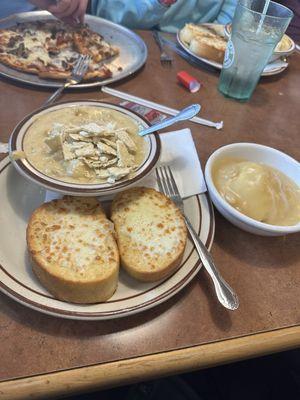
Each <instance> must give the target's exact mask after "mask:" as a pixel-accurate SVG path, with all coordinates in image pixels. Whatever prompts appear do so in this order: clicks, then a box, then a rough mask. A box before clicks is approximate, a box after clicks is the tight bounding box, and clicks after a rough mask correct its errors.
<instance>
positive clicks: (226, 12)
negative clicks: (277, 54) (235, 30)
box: [91, 0, 238, 32]
mask: <svg viewBox="0 0 300 400" xmlns="http://www.w3.org/2000/svg"><path fill="white" fill-rule="evenodd" d="M237 2H238V0H177V2H176V3H175V4H173V5H172V6H171V7H165V6H163V5H162V4H160V3H159V1H158V0H92V2H91V6H92V14H93V15H97V16H99V17H102V18H106V19H108V20H111V21H113V22H116V23H118V24H121V25H125V26H127V27H128V28H132V29H150V28H152V27H153V26H155V25H158V26H159V28H160V29H161V30H163V31H167V32H176V31H177V30H178V29H181V28H182V27H183V26H184V24H185V23H186V22H193V23H196V24H197V23H204V22H216V23H220V24H227V23H228V22H230V21H231V20H232V18H233V15H234V11H235V7H236V5H237Z"/></svg>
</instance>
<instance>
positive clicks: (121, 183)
mask: <svg viewBox="0 0 300 400" xmlns="http://www.w3.org/2000/svg"><path fill="white" fill-rule="evenodd" d="M74 110H79V112H80V110H91V112H94V111H95V112H98V111H101V112H102V110H105V112H106V111H107V112H108V113H115V112H116V111H117V112H118V113H120V114H118V115H120V116H121V117H120V118H121V121H122V118H123V120H124V117H125V120H126V119H127V120H128V121H130V123H133V124H135V125H136V126H137V131H138V130H141V129H143V128H147V127H149V123H148V122H147V121H146V120H145V119H144V118H143V117H141V116H140V115H138V114H136V113H135V112H133V111H131V110H128V109H126V108H124V107H122V106H119V105H116V104H111V103H105V102H99V101H92V100H85V101H72V102H63V103H57V104H54V105H51V106H47V107H43V108H40V109H38V110H36V111H34V112H33V113H32V114H30V115H28V116H27V117H25V118H24V119H23V120H22V121H21V122H20V123H19V124H18V125H17V126H16V128H15V129H14V131H13V132H12V134H11V137H10V141H9V152H10V157H11V160H12V163H13V165H14V167H15V168H16V169H17V171H18V172H19V173H20V174H22V175H23V176H24V177H25V178H27V179H29V180H30V181H32V182H34V183H36V184H38V185H40V186H42V187H44V188H46V189H48V190H51V191H54V192H58V193H60V194H67V195H73V196H111V195H113V194H115V193H117V192H119V191H122V190H124V189H127V188H129V187H131V186H133V185H135V184H137V183H138V182H139V181H140V180H141V179H143V178H145V177H146V176H147V175H148V174H149V173H150V172H151V171H152V169H153V168H154V166H155V164H156V162H157V161H158V158H159V155H160V149H161V143H160V139H159V136H158V134H156V133H154V134H149V135H147V136H145V137H143V138H141V137H140V136H138V135H137V134H136V137H138V138H139V139H136V140H139V141H140V140H142V141H143V143H142V147H141V148H142V149H143V151H142V150H141V148H140V149H139V150H138V151H142V153H141V154H140V155H138V154H137V156H139V162H138V163H137V167H136V168H134V169H133V170H132V171H131V172H130V174H129V175H127V176H125V177H123V178H121V179H118V180H116V181H115V182H113V181H110V182H109V181H105V180H103V181H101V182H100V180H99V182H98V181H97V182H95V180H97V179H96V178H95V179H94V180H93V182H91V181H89V180H88V179H87V181H86V182H83V181H82V179H78V181H76V178H74V179H73V178H72V179H71V181H70V179H69V177H68V176H67V172H66V176H67V177H65V178H64V177H62V176H61V175H59V174H58V175H57V176H55V175H53V173H51V174H49V175H48V174H47V168H44V169H43V168H40V167H37V166H36V164H35V163H33V162H32V160H30V157H27V155H26V152H25V147H26V143H27V142H28V141H30V140H31V139H30V138H31V136H30V135H32V133H30V132H32V131H33V127H35V126H39V128H38V129H39V130H41V133H37V134H38V135H40V137H43V138H45V135H46V133H45V132H47V131H49V129H51V124H54V123H59V122H60V121H59V118H58V119H57V118H55V115H56V116H57V115H61V114H63V115H66V116H67V115H68V113H69V114H70V113H74V112H75V111H74ZM57 111H60V112H61V113H59V114H58V113H56V112H57ZM113 115H114V114H113ZM115 115H116V114H115ZM69 119H70V118H69ZM39 121H40V124H39V125H37V123H38V122H39ZM43 121H47V122H49V126H48V124H47V123H45V126H44V125H43V123H44V122H43ZM50 122H51V123H50ZM71 122H72V121H71ZM120 123H122V122H120ZM41 124H42V125H41ZM118 127H119V128H120V127H121V128H122V126H120V124H119V126H118ZM35 138H36V139H38V136H35ZM39 140H40V139H39ZM39 140H34V138H33V139H32V143H30V145H31V147H30V148H33V149H34V152H35V153H36V154H35V157H38V156H39V154H40V157H41V162H42V157H44V158H45V157H47V158H48V156H49V157H51V151H50V148H49V154H50V155H48V154H47V155H45V154H43V153H42V150H41V149H42V148H44V144H43V143H42V142H40V141H39ZM43 140H44V139H43ZM24 143H25V145H24ZM41 143H42V145H41ZM44 153H45V150H44ZM53 157H55V156H54V155H53ZM50 161H51V160H50ZM62 162H63V161H62ZM62 165H63V164H62ZM85 168H86V167H85Z"/></svg>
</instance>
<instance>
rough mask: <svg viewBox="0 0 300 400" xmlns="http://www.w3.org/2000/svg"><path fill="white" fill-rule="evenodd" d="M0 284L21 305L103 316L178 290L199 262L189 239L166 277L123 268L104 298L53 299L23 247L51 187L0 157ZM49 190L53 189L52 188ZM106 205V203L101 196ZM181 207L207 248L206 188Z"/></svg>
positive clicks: (209, 212)
mask: <svg viewBox="0 0 300 400" xmlns="http://www.w3.org/2000/svg"><path fill="white" fill-rule="evenodd" d="M0 192H1V207H0V223H1V232H0V290H1V291H2V292H3V293H5V294H6V295H8V296H9V297H11V298H12V299H14V300H16V301H18V302H19V303H21V304H23V305H24V306H27V307H30V308H32V309H34V310H37V311H40V312H42V313H45V314H49V315H53V316H56V317H61V318H68V319H77V320H104V319H114V318H120V317H123V316H129V315H132V314H136V313H139V312H142V311H145V310H147V309H150V308H152V307H155V306H157V305H159V304H161V303H163V302H164V301H166V300H168V299H169V298H170V297H172V296H174V295H175V294H176V293H177V292H179V291H180V290H182V289H183V288H184V287H185V286H186V285H187V284H188V283H189V282H190V281H191V280H192V279H193V278H194V277H195V276H196V275H197V273H198V271H199V270H200V268H201V263H200V261H199V257H198V254H197V252H196V250H195V247H194V245H193V244H192V243H191V242H190V241H189V240H188V243H187V246H186V249H185V253H184V256H183V260H182V263H181V266H180V267H179V269H178V270H177V271H175V272H174V273H173V275H171V276H170V277H168V278H167V279H164V280H162V281H159V282H155V283H141V282H138V281H136V280H135V279H133V278H130V277H129V276H128V275H127V274H126V273H125V272H124V271H121V273H120V277H119V284H118V288H117V290H116V292H115V294H114V295H113V297H111V298H110V299H109V300H108V301H106V302H103V303H95V304H74V303H68V302H64V301H60V300H57V299H55V298H54V297H53V296H52V295H51V294H50V293H49V292H48V291H47V290H46V289H45V288H44V287H43V286H42V285H41V284H40V283H39V282H38V280H37V279H36V278H35V276H34V274H33V273H32V269H31V265H30V260H29V257H28V253H27V249H26V226H27V223H28V219H29V217H30V215H31V213H32V212H33V210H34V209H36V208H37V207H38V206H40V205H41V204H42V203H44V202H45V199H49V192H47V191H46V190H45V189H43V188H41V187H40V186H38V185H36V184H34V183H31V182H28V181H27V180H26V179H25V178H24V177H23V176H22V175H20V174H18V172H17V171H16V170H15V168H14V167H13V166H12V165H11V162H10V160H9V158H8V157H7V158H5V159H4V160H3V161H2V162H1V163H0ZM50 194H51V193H50ZM103 205H104V208H106V207H107V208H108V207H109V203H108V202H104V204H103ZM185 211H186V213H187V215H188V217H189V218H190V220H191V221H193V226H194V228H195V230H196V231H197V232H198V234H199V236H200V238H201V240H202V241H203V243H205V245H206V246H207V247H208V248H210V247H211V245H212V242H213V237H214V214H213V208H212V205H211V202H210V200H209V197H208V195H207V194H206V193H204V194H201V195H198V196H192V197H189V198H188V199H186V200H185Z"/></svg>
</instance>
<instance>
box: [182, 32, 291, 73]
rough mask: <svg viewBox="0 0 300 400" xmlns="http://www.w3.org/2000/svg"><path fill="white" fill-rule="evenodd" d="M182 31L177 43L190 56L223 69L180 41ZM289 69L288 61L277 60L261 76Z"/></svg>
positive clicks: (267, 66) (220, 65)
mask: <svg viewBox="0 0 300 400" xmlns="http://www.w3.org/2000/svg"><path fill="white" fill-rule="evenodd" d="M203 25H207V26H209V25H215V24H203ZM179 34H180V31H178V32H177V42H178V43H179V45H180V46H181V47H182V48H183V49H184V50H185V51H186V52H187V53H189V54H190V55H192V56H193V57H195V58H196V59H197V60H199V61H202V62H203V63H204V64H207V65H210V66H211V67H214V68H216V69H218V70H221V69H222V67H223V66H222V64H220V63H218V62H216V61H212V60H209V59H207V58H203V57H200V56H198V55H197V54H195V53H194V52H193V51H191V50H190V48H189V47H188V46H187V45H186V44H185V43H184V42H183V41H182V40H181V39H180V35H179ZM287 67H288V63H287V62H286V61H281V60H276V61H274V62H273V63H270V64H267V65H266V67H265V69H264V70H263V73H262V74H261V76H270V75H277V74H280V73H281V72H283V71H284V70H285V69H286V68H287Z"/></svg>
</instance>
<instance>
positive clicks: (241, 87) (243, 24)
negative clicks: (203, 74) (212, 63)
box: [219, 0, 293, 101]
mask: <svg viewBox="0 0 300 400" xmlns="http://www.w3.org/2000/svg"><path fill="white" fill-rule="evenodd" d="M267 1H268V0H267ZM264 6H265V1H264V0H240V1H239V3H238V5H237V7H236V10H235V14H234V18H233V21H232V31H231V37H230V38H229V40H228V44H227V49H226V52H225V58H224V62H223V68H222V71H221V76H220V81H219V90H220V92H221V93H223V94H224V95H225V96H226V97H232V98H234V99H238V100H244V101H245V100H248V99H249V98H250V97H251V95H252V93H253V91H254V89H255V87H256V85H257V82H258V80H259V78H260V75H261V73H262V72H263V70H264V68H265V66H266V64H267V63H268V60H269V58H270V56H271V54H272V53H273V50H274V48H275V47H276V45H277V43H278V42H279V41H280V40H281V38H282V36H283V34H284V32H285V31H286V28H287V27H288V25H289V23H290V21H291V19H292V17H293V12H292V11H291V10H290V9H288V8H287V7H285V6H282V5H281V4H278V3H275V2H273V1H270V4H269V7H268V9H267V13H266V14H263V13H262V11H263V8H264Z"/></svg>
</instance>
